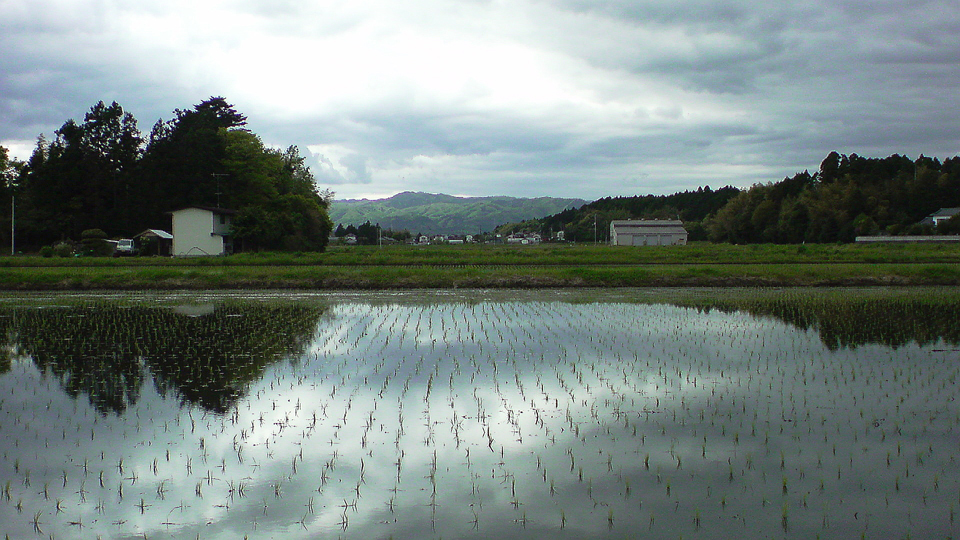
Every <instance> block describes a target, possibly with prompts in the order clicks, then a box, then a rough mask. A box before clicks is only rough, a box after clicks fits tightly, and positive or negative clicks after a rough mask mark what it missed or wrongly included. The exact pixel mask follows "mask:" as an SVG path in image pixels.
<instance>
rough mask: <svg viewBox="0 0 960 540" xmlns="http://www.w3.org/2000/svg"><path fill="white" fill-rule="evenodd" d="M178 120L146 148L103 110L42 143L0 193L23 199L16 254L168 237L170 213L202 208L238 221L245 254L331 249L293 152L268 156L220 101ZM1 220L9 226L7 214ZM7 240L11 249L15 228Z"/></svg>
mask: <svg viewBox="0 0 960 540" xmlns="http://www.w3.org/2000/svg"><path fill="white" fill-rule="evenodd" d="M174 114H175V118H174V119H172V120H169V121H166V122H164V121H158V122H157V123H156V125H154V127H153V129H152V131H151V132H150V134H149V136H147V137H146V138H144V137H143V135H142V134H141V133H140V131H139V129H138V127H137V121H136V119H135V118H134V117H133V115H131V114H130V113H127V112H124V110H123V108H122V107H121V106H120V105H119V104H117V103H116V102H114V103H112V104H110V105H106V104H104V103H103V102H100V103H97V104H96V105H94V106H93V107H92V108H91V109H90V112H88V113H87V114H86V115H85V116H84V118H83V121H82V122H80V123H78V122H76V121H74V120H68V121H66V122H65V123H64V124H63V126H62V127H61V128H60V129H58V130H57V131H56V132H55V134H54V138H53V140H52V141H48V140H47V139H46V138H45V137H43V136H42V135H41V137H40V138H39V140H38V141H37V146H36V149H35V150H34V152H33V155H32V156H31V157H30V159H29V160H28V161H27V162H26V163H24V164H15V166H13V167H9V168H8V169H7V170H8V172H7V179H6V180H7V181H6V182H4V186H3V189H4V191H5V193H4V195H5V197H4V199H6V200H8V201H9V197H10V196H11V195H13V196H15V197H16V229H17V243H18V245H21V246H25V247H28V248H34V249H35V248H37V247H39V246H42V245H49V244H51V243H53V242H57V241H61V240H74V241H75V240H78V239H79V238H80V236H81V233H82V232H83V231H85V230H90V229H100V230H103V231H105V232H106V233H107V235H109V236H111V237H129V236H132V235H135V234H137V233H139V232H141V231H143V230H145V229H148V228H157V229H169V228H170V217H169V216H168V215H167V212H170V211H172V210H176V209H179V208H183V207H185V206H193V205H196V206H209V207H222V208H229V209H232V210H236V211H238V214H237V216H236V218H235V220H234V232H235V236H236V237H237V238H238V239H240V240H241V241H242V243H243V245H244V246H245V248H253V249H290V250H321V249H323V248H324V247H325V246H326V242H327V238H328V236H329V231H330V230H331V224H330V221H329V218H328V217H327V213H326V208H327V203H328V201H327V200H325V199H324V197H323V195H322V194H320V193H318V191H317V188H316V185H315V183H314V178H313V175H312V173H311V172H310V169H309V168H308V167H307V166H306V165H305V164H304V159H303V158H302V157H300V155H299V152H298V150H297V148H296V147H290V148H288V149H287V150H286V151H283V152H281V151H278V150H275V149H271V148H267V147H265V146H264V145H263V142H262V141H261V140H260V138H259V137H257V136H256V135H255V134H253V133H251V132H250V131H249V130H247V129H245V128H244V126H245V125H246V117H244V116H243V115H242V114H240V113H239V112H237V111H236V110H235V109H234V108H233V107H232V106H231V105H230V104H229V103H227V102H226V101H225V100H224V99H223V98H219V97H215V98H210V99H209V100H206V101H204V102H203V103H200V104H199V105H197V106H195V107H194V108H192V109H187V110H179V109H178V110H176V111H174ZM0 219H3V220H4V221H6V222H7V223H9V220H10V205H9V204H6V205H0ZM0 235H4V236H0V238H3V240H2V241H3V242H4V243H9V227H7V228H6V229H5V230H3V231H2V232H0Z"/></svg>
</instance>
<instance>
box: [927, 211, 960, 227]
mask: <svg viewBox="0 0 960 540" xmlns="http://www.w3.org/2000/svg"><path fill="white" fill-rule="evenodd" d="M957 214H960V208H941V209H939V210H937V211H936V212H934V213H932V214H930V215H929V216H927V217H925V218H924V219H923V221H921V222H920V223H925V224H928V225H933V226H934V227H936V226H938V225H940V224H941V223H945V222H946V221H947V220H949V219H950V218H952V217H953V216H955V215H957Z"/></svg>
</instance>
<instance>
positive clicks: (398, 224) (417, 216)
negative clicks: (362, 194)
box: [330, 191, 586, 234]
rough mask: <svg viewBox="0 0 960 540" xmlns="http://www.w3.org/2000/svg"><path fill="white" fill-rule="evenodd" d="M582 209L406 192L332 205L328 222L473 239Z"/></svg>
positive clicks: (549, 200)
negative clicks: (501, 228) (503, 227)
mask: <svg viewBox="0 0 960 540" xmlns="http://www.w3.org/2000/svg"><path fill="white" fill-rule="evenodd" d="M585 203H586V201H584V200H582V199H560V198H554V197H538V198H535V199H521V198H516V197H454V196H452V195H443V194H433V193H417V192H410V191H407V192H403V193H398V194H396V195H394V196H393V197H390V198H388V199H379V200H366V199H362V200H342V201H333V203H332V204H331V205H330V219H331V220H332V221H333V222H334V223H337V224H342V225H345V226H346V225H361V224H363V223H367V222H369V223H378V224H380V226H381V227H383V228H385V229H393V230H407V231H410V232H411V233H412V234H417V233H423V234H477V233H478V232H481V231H483V232H489V231H492V230H493V228H494V227H496V226H497V225H500V224H502V223H504V222H507V221H519V220H523V219H530V218H538V217H542V216H546V215H550V214H553V213H556V212H559V211H561V210H563V209H566V208H576V207H579V206H581V205H583V204H585Z"/></svg>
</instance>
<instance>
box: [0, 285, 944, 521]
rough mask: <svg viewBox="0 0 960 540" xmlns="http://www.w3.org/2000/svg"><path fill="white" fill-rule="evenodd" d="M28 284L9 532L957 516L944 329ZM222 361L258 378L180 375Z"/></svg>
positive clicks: (655, 300) (524, 301)
mask: <svg viewBox="0 0 960 540" xmlns="http://www.w3.org/2000/svg"><path fill="white" fill-rule="evenodd" d="M698 294H702V293H698ZM803 294H808V293H806V292H805V293H802V294H801V295H799V296H802V295H803ZM698 298H699V296H698ZM36 300H37V299H36V298H34V299H33V300H30V301H28V300H27V299H21V300H17V299H11V298H9V297H7V298H5V299H4V300H3V301H2V302H0V315H2V318H0V320H2V321H5V324H6V325H7V332H6V335H7V336H8V347H9V349H10V350H11V351H12V352H11V355H10V358H11V360H10V364H9V368H7V369H6V370H5V371H4V372H2V373H0V434H2V435H3V437H0V523H2V525H0V533H4V534H9V535H10V536H11V537H15V538H21V537H33V536H38V532H37V529H39V530H40V531H42V534H43V535H44V536H46V535H48V534H54V535H56V536H58V537H71V536H83V537H88V536H89V537H94V536H96V535H102V536H103V537H104V538H134V537H142V536H143V534H146V535H147V536H148V537H149V538H195V537H196V536H197V535H199V536H200V537H201V538H242V537H243V536H244V535H249V537H250V538H257V537H279V536H283V537H284V538H313V537H317V536H318V535H322V536H342V537H344V538H385V537H389V536H393V537H395V538H404V537H406V538H412V537H423V536H432V537H477V538H480V537H490V536H497V537H505V538H511V537H517V538H519V537H538V536H546V535H550V536H551V537H556V538H583V537H604V538H609V537H613V538H618V537H622V538H628V537H636V536H637V535H647V534H649V535H653V536H657V537H679V536H681V535H682V536H685V537H701V538H728V537H730V536H731V535H737V534H739V535H744V534H747V535H763V536H773V537H777V536H797V537H812V536H814V535H816V534H820V535H821V536H822V537H838V538H839V537H848V536H849V535H850V534H857V533H866V534H867V535H868V536H870V535H872V534H884V535H887V534H889V535H892V536H894V537H900V536H904V535H906V534H910V535H912V536H915V537H929V536H931V535H934V536H936V535H949V534H957V533H958V532H960V531H958V528H957V525H956V524H955V523H954V520H953V512H954V510H955V509H954V506H955V505H956V501H957V500H958V496H960V482H958V479H957V478H956V475H955V474H954V473H953V472H952V471H953V470H954V469H955V462H956V459H957V457H958V456H957V448H956V444H955V441H956V440H957V435H958V433H957V431H958V424H960V408H958V405H957V404H956V403H957V401H956V397H957V389H956V385H955V382H956V377H957V373H958V370H960V366H958V363H957V352H956V351H955V345H950V343H951V341H950V339H952V338H950V337H949V336H947V337H945V338H942V339H941V340H940V341H938V342H936V343H926V344H923V345H921V344H919V343H917V342H914V343H907V344H903V345H899V346H897V347H896V348H894V347H890V346H887V345H883V344H878V343H866V342H865V343H861V344H859V345H858V346H856V347H847V348H842V347H841V348H831V347H828V346H827V345H825V344H824V342H823V341H822V340H821V336H820V334H819V333H818V332H817V331H816V330H815V329H813V328H810V327H807V328H802V329H798V328H797V327H796V326H794V325H793V324H791V323H789V322H784V321H783V320H780V319H777V318H776V317H772V316H769V315H765V314H763V313H760V314H761V315H763V316H760V317H758V316H757V315H753V314H751V313H750V312H749V311H747V310H736V309H714V308H715V307H716V303H714V302H713V300H710V302H707V301H705V299H703V298H699V299H696V298H695V300H696V301H697V302H700V304H699V305H698V306H697V307H693V306H690V305H689V303H690V298H689V297H686V298H684V299H682V301H677V299H676V298H675V297H674V296H670V295H665V296H663V297H657V296H655V295H652V294H651V293H650V292H648V291H617V292H616V293H615V294H614V293H609V292H606V293H603V292H591V293H582V294H579V295H578V294H571V293H570V292H563V291H561V292H551V291H536V292H517V293H505V292H497V293H483V292H465V293H460V294H446V293H437V294H433V295H430V294H428V295H426V297H425V296H424V295H422V294H414V293H410V294H397V293H391V294H372V295H369V296H367V295H363V294H339V295H337V294H331V295H323V294H319V295H303V294H301V295H290V296H287V295H282V294H277V295H270V294H266V293H263V294H260V295H250V296H249V297H244V295H240V294H224V295H216V294H208V295H205V296H200V297H195V298H193V297H191V298H187V297H183V296H173V297H164V296H163V295H159V296H157V295H149V296H136V295H134V296H129V297H124V296H120V297H110V298H104V297H99V298H96V297H82V298H80V299H79V304H78V300H77V297H71V298H57V297H55V296H50V297H49V298H45V299H43V301H42V302H39V303H42V304H44V305H47V306H48V307H46V308H44V309H42V310H38V309H36V305H37V303H38V302H36ZM727 300H729V299H727ZM902 300H903V299H902V298H901V297H896V298H894V299H887V300H883V299H879V300H877V299H876V298H874V299H873V300H871V301H895V302H902ZM778 301H782V299H781V300H778ZM798 302H799V300H798ZM823 304H824V305H829V302H825V303H823ZM92 305H96V306H97V308H96V309H92V308H91V306H92ZM202 305H212V306H213V308H214V309H213V310H212V311H211V310H204V311H203V313H195V311H196V310H193V311H190V310H184V309H182V306H202ZM707 305H710V306H712V307H711V309H709V310H707V309H705V306H707ZM897 305H899V304H897ZM177 306H181V307H179V308H178V307H177ZM836 309H837V310H840V311H842V309H843V306H837V307H836ZM98 310H100V311H98ZM188 311H189V315H190V316H189V317H187V315H185V313H187V312H188ZM761 311H762V310H761ZM881 311H882V310H881ZM887 311H895V310H893V309H888V310H887ZM80 314H82V315H83V317H78V315H80ZM829 316H830V315H829V314H827V313H825V314H823V315H822V317H823V318H822V319H821V320H823V321H828V320H829ZM953 316H955V313H954V315H953ZM31 317H32V318H31ZM100 317H102V319H100ZM946 317H947V318H948V319H949V317H950V315H949V314H948V315H947V316H946ZM181 318H182V319H183V320H185V319H189V320H190V321H193V322H183V320H181ZM24 320H28V321H38V322H37V324H40V325H49V327H50V328H60V331H59V332H52V333H50V334H49V335H46V336H40V335H35V334H31V331H30V330H29V329H27V328H25V327H22V326H20V327H18V326H17V324H18V323H17V322H16V321H24ZM241 320H242V321H243V324H245V325H247V326H242V327H241V326H231V325H238V324H240V322H239V321H241ZM91 321H92V322H93V324H91ZM151 321H152V322H155V323H162V324H166V325H173V327H175V328H176V331H177V332H181V331H183V332H187V331H192V332H202V334H196V335H190V334H178V335H182V336H186V338H184V339H187V340H188V341H190V342H196V343H203V344H205V347H207V348H204V349H203V351H205V352H204V354H202V355H195V354H192V353H191V352H190V351H191V350H192V349H191V347H189V346H187V347H183V348H182V349H181V348H173V347H171V345H170V344H169V343H167V342H166V341H164V340H162V339H157V340H154V341H151V340H150V339H145V338H144V339H140V338H141V337H142V336H144V335H152V334H151V332H146V331H145V329H144V328H143V324H144V323H145V322H151ZM824 324H828V323H827V322H825V323H824ZM872 324H873V323H871V325H872ZM44 328H47V326H44ZM246 328H262V331H260V332H255V334H256V335H254V336H246V337H244V341H242V343H243V344H244V347H245V348H244V347H240V348H238V347H237V340H238V336H237V335H235V333H236V332H238V331H242V330H243V329H246ZM221 330H222V332H221ZM81 331H82V332H81ZM84 332H85V333H86V335H87V337H86V338H80V337H77V336H82V335H84ZM155 333H157V334H159V335H162V334H163V330H162V329H160V330H158V331H157V332H155ZM65 336H69V337H70V339H71V340H75V339H83V340H86V339H89V340H90V343H87V344H86V346H87V348H84V349H82V350H85V351H94V350H98V349H97V348H96V347H93V346H94V345H99V346H101V348H104V347H103V346H102V343H104V342H106V341H108V340H109V341H110V343H111V344H112V345H111V347H107V348H106V350H109V351H110V354H111V355H113V356H112V357H111V361H123V362H137V363H139V364H138V365H140V366H141V368H142V371H143V372H144V373H145V376H144V379H143V381H142V384H141V385H140V387H139V388H138V391H137V392H136V393H135V395H136V399H135V400H131V401H129V402H127V403H125V406H124V407H123V408H121V409H118V410H111V409H105V408H104V406H103V405H102V403H113V401H111V400H98V399H97V398H96V396H97V392H101V391H104V390H103V389H104V388H112V387H113V386H115V385H110V384H102V383H101V382H98V379H97V377H101V376H104V375H102V371H97V370H94V369H93V368H90V365H93V364H97V363H98V362H103V361H104V359H103V358H100V357H98V356H97V355H96V354H90V356H89V358H86V359H84V361H82V362H78V361H76V359H74V358H66V357H65V354H66V353H71V352H73V351H76V350H77V349H76V347H75V345H76V344H70V345H66V344H58V339H59V338H63V337H65ZM254 338H255V339H254ZM845 339H846V338H845ZM850 339H853V338H850ZM127 340H129V342H128V341H127ZM136 343H140V345H139V347H140V348H139V349H136V347H134V345H135V344H136ZM218 344H219V345H218ZM218 347H219V349H218ZM134 350H136V351H137V352H136V354H133V353H131V354H130V355H129V356H123V354H121V353H120V352H117V351H121V352H122V351H134ZM35 351H42V353H43V355H44V358H46V359H47V360H46V363H44V364H42V365H41V364H38V363H37V362H36V361H35V359H34V357H33V356H32V354H33V352H35ZM158 351H160V352H163V353H164V354H174V355H179V356H176V357H175V358H173V359H170V358H168V359H167V360H166V361H164V362H160V361H159V360H156V359H155V357H156V356H157V353H158ZM209 351H213V352H212V353H211V352H209ZM116 356H119V357H120V358H114V357H116ZM173 360H175V361H176V362H173ZM205 362H206V363H212V364H213V365H212V366H208V365H206V364H205ZM174 363H195V364H198V365H199V366H192V365H191V366H186V365H185V366H182V369H183V370H184V371H183V372H181V371H179V370H176V369H173V368H171V367H170V366H171V365H172V364H174ZM218 366H225V367H222V369H233V370H236V371H238V373H239V375H238V374H233V375H231V376H230V377H226V376H221V375H216V377H215V378H214V379H211V381H212V382H216V381H225V382H227V383H229V384H230V385H231V387H232V388H236V389H237V391H238V392H239V393H238V394H236V395H235V397H234V398H232V399H231V400H230V401H229V402H227V407H226V408H225V409H224V410H216V409H211V408H210V407H209V405H208V404H209V403H211V401H210V400H208V399H205V398H203V397H202V396H203V392H205V391H210V392H213V393H215V394H217V392H218V390H217V389H215V388H211V389H207V388H204V387H203V386H202V383H203V381H199V383H197V384H200V386H196V387H194V386H191V387H190V388H189V391H185V392H180V391H176V388H177V386H176V385H178V384H180V385H195V383H196V381H193V379H192V377H194V376H195V375H194V374H198V373H199V374H203V373H207V372H210V373H214V374H216V371H217V370H218V369H221V367H218ZM86 369H89V370H92V371H90V372H92V373H94V374H97V376H96V377H93V376H90V372H88V371H84V370H86ZM184 373H186V374H188V375H190V378H188V377H187V376H186V375H184ZM188 379H189V380H188ZM76 381H82V382H84V384H85V385H86V386H84V385H80V386H79V387H78V386H77V384H75V382H76ZM64 388H79V389H78V390H77V391H76V392H75V394H74V397H71V396H70V395H68V394H67V393H65V392H64ZM169 388H174V390H172V391H171V390H169ZM217 395H219V394H217ZM216 403H220V402H216Z"/></svg>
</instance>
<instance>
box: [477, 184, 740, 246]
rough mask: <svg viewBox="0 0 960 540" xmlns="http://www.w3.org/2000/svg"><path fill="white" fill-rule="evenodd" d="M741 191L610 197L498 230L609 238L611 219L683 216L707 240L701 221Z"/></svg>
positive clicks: (694, 235)
mask: <svg viewBox="0 0 960 540" xmlns="http://www.w3.org/2000/svg"><path fill="white" fill-rule="evenodd" d="M739 193H740V190H739V189H737V188H735V187H730V186H726V187H723V188H720V189H717V190H713V189H711V188H710V186H705V187H701V188H698V189H697V190H696V191H684V192H682V193H675V194H673V195H643V196H636V197H607V198H604V199H598V200H596V201H593V202H591V203H588V204H585V205H583V206H581V207H580V208H570V209H567V210H564V211H563V212H560V213H558V214H554V215H552V216H547V217H545V218H541V219H535V220H530V221H524V222H522V223H513V224H507V225H502V226H500V227H498V228H497V230H496V232H497V233H499V234H503V235H507V234H511V233H514V232H536V233H539V234H540V235H541V236H542V237H543V238H544V239H552V238H556V236H557V234H556V233H558V232H560V231H562V232H563V235H564V239H565V240H566V241H568V242H593V241H594V240H596V241H598V242H606V241H607V239H608V238H609V236H610V222H611V221H612V220H617V219H680V220H682V221H683V222H684V225H685V226H686V228H687V231H688V232H689V234H690V237H689V239H690V240H706V233H705V232H704V231H703V228H702V226H701V222H702V221H703V220H704V219H705V218H707V216H709V215H711V214H713V213H716V212H718V211H719V210H720V209H721V208H723V206H724V205H725V204H726V203H727V202H728V201H730V200H731V199H732V198H733V197H735V196H737V195H738V194H739Z"/></svg>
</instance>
